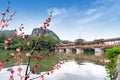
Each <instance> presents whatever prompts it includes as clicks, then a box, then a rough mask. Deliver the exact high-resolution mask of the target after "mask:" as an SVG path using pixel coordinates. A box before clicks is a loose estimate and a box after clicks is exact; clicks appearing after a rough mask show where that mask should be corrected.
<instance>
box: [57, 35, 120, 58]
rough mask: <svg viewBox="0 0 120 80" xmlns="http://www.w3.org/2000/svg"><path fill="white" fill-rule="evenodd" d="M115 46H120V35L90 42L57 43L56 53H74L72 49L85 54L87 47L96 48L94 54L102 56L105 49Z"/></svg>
mask: <svg viewBox="0 0 120 80" xmlns="http://www.w3.org/2000/svg"><path fill="white" fill-rule="evenodd" d="M114 46H120V37H118V38H109V39H97V40H94V41H89V42H82V43H79V44H75V43H72V44H61V45H56V48H55V52H56V53H72V49H75V50H76V53H77V54H83V53H84V50H85V49H87V48H91V49H94V54H95V55H96V56H100V55H102V54H103V53H104V49H106V48H113V47H114Z"/></svg>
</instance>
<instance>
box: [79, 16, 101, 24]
mask: <svg viewBox="0 0 120 80" xmlns="http://www.w3.org/2000/svg"><path fill="white" fill-rule="evenodd" d="M100 16H101V15H100V14H95V15H93V16H90V17H87V18H82V19H79V20H78V24H79V25H82V24H88V23H90V22H93V21H95V20H97V19H98V18H99V17H100Z"/></svg>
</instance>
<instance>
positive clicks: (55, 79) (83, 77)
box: [0, 60, 110, 80]
mask: <svg viewBox="0 0 120 80" xmlns="http://www.w3.org/2000/svg"><path fill="white" fill-rule="evenodd" d="M21 67H22V68H23V72H22V73H23V74H24V71H25V67H26V66H25V65H23V66H21ZM13 68H14V69H17V66H15V67H13ZM7 69H8V68H5V69H3V70H2V71H1V72H0V80H9V76H10V73H9V72H8V71H7ZM16 74H17V73H15V74H14V76H16ZM34 76H37V75H31V77H34ZM15 80H19V79H18V78H17V77H15ZM35 80H40V79H35ZM45 80H110V79H108V78H107V72H106V69H105V67H104V66H102V65H97V64H94V63H91V62H83V63H81V64H78V63H77V62H76V61H74V60H70V61H67V62H65V63H64V64H63V65H62V66H61V68H60V69H59V70H55V71H54V73H53V74H51V75H46V76H45Z"/></svg>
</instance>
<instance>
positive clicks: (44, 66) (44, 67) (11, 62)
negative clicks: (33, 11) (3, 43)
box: [0, 50, 59, 73]
mask: <svg viewBox="0 0 120 80" xmlns="http://www.w3.org/2000/svg"><path fill="white" fill-rule="evenodd" d="M26 52H28V51H24V52H21V53H22V55H23V56H22V59H23V64H26V63H27V62H28V58H27V57H26V56H25V54H26ZM15 53H16V52H15V51H13V50H5V51H4V50H0V61H2V62H4V66H3V67H12V66H15V65H16V64H15V63H16V60H15V59H12V58H11V54H15ZM47 54H48V51H47V50H46V51H35V52H34V55H41V56H42V59H41V60H40V61H38V60H36V59H35V58H32V59H31V63H30V66H31V68H32V67H33V66H34V64H36V63H37V64H39V67H38V68H36V73H39V72H43V71H48V70H50V69H51V67H52V66H53V65H55V64H57V63H58V61H59V59H58V58H57V57H56V55H55V54H54V52H51V53H50V54H51V55H50V57H48V55H47Z"/></svg>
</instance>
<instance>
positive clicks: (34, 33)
mask: <svg viewBox="0 0 120 80" xmlns="http://www.w3.org/2000/svg"><path fill="white" fill-rule="evenodd" d="M39 33H43V32H42V31H41V30H40V28H34V29H33V31H32V34H31V36H32V37H33V36H36V35H39ZM43 34H51V35H53V37H54V39H55V40H59V37H58V36H57V35H56V34H55V33H54V32H53V31H51V30H49V29H46V32H45V33H43Z"/></svg>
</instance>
